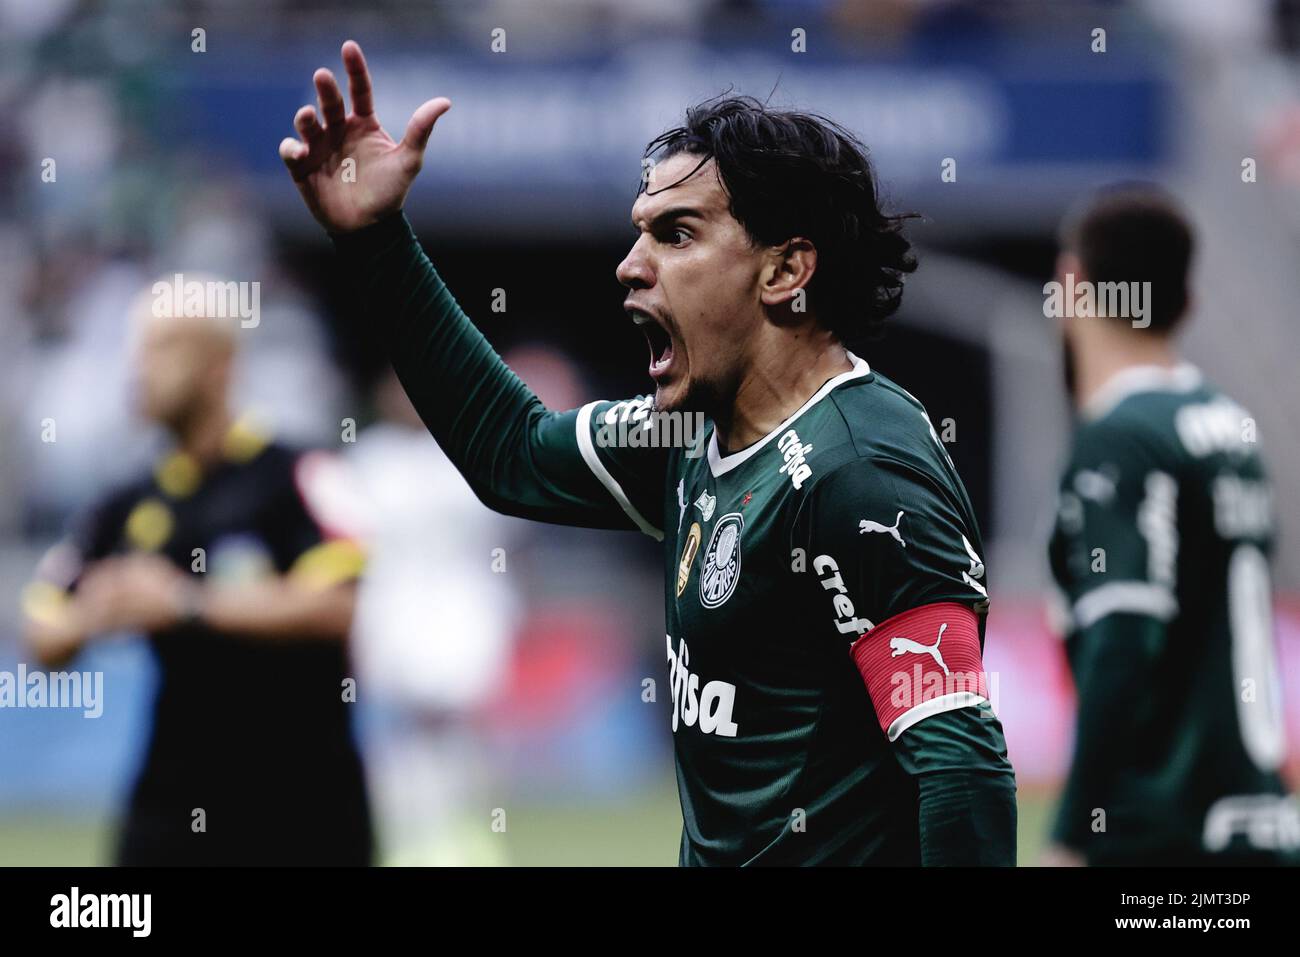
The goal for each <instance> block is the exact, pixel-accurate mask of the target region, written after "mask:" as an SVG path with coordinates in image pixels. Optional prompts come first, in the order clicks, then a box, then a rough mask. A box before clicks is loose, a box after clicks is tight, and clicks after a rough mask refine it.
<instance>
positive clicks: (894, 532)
mask: <svg viewBox="0 0 1300 957" xmlns="http://www.w3.org/2000/svg"><path fill="white" fill-rule="evenodd" d="M902 520H903V510H902V509H901V508H900V509H899V510H898V515H896V516H895V517H894V524H893V525H881V524H880V523H879V522H872V521H869V520H868V519H865V518H864V519H863V520H862V521H860V522H858V534H859V535H865V534H867V532H884V533H885V534H886V535H888V536H889V537H890V538H892V539H893V540H894V541H896V542H898V544H900V545H902V546H903V547H904V548H906V547H907V542H905V541H903V536H902V535H900V534H899V533H898V523H899V522H901V521H902Z"/></svg>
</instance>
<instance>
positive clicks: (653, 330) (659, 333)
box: [628, 308, 673, 378]
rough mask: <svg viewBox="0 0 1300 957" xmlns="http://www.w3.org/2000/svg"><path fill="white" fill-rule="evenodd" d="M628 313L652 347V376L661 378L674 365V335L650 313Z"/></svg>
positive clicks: (638, 311)
mask: <svg viewBox="0 0 1300 957" xmlns="http://www.w3.org/2000/svg"><path fill="white" fill-rule="evenodd" d="M628 311H629V312H630V313H631V315H632V321H633V322H634V323H635V324H636V326H637V328H638V329H640V330H641V332H642V333H643V334H644V335H645V338H646V342H647V343H649V345H650V376H651V377H652V378H659V377H660V376H661V375H663V374H664V373H665V372H666V371H667V370H668V367H669V366H670V365H672V361H673V337H672V334H671V333H669V331H668V330H667V329H665V328H664V327H663V325H662V324H660V322H659V320H658V319H656V318H655V317H654V316H652V315H650V314H649V313H648V312H642V311H641V310H639V309H634V308H633V309H629V310H628Z"/></svg>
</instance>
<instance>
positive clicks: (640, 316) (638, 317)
mask: <svg viewBox="0 0 1300 957" xmlns="http://www.w3.org/2000/svg"><path fill="white" fill-rule="evenodd" d="M632 322H633V323H634V324H635V325H638V326H644V325H645V324H646V323H649V322H654V320H653V319H651V318H650V317H649V316H647V315H646V314H645V313H644V312H634V313H632Z"/></svg>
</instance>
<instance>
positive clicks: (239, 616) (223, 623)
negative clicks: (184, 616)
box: [193, 577, 356, 641]
mask: <svg viewBox="0 0 1300 957" xmlns="http://www.w3.org/2000/svg"><path fill="white" fill-rule="evenodd" d="M355 609H356V585H355V584H354V583H345V584H341V585H335V586H333V587H330V588H326V589H324V590H318V589H313V588H308V587H305V586H303V585H300V584H298V583H296V582H293V581H290V580H289V579H288V578H284V577H281V578H278V579H274V580H271V581H266V582H253V583H249V584H246V585H210V586H198V590H197V591H196V592H195V593H194V597H193V611H194V612H195V613H196V614H197V616H198V617H199V619H200V620H201V621H202V623H203V624H204V626H205V627H207V628H210V629H212V630H213V631H217V632H223V633H225V634H233V635H244V636H248V637H254V638H261V639H266V640H269V641H293V640H301V639H322V638H323V639H334V640H338V641H343V640H346V639H347V637H348V633H349V631H350V630H351V628H352V615H353V612H354V611H355Z"/></svg>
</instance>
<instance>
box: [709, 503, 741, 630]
mask: <svg viewBox="0 0 1300 957" xmlns="http://www.w3.org/2000/svg"><path fill="white" fill-rule="evenodd" d="M744 527H745V518H744V516H743V515H741V514H740V513H739V512H731V513H729V514H727V515H724V516H722V518H720V519H718V524H717V525H716V526H715V527H714V529H713V534H712V535H711V536H710V537H709V547H708V549H707V550H706V551H705V553H704V567H703V568H701V569H700V604H702V605H703V606H704V607H705V608H717V607H718V606H719V605H721V604H722V603H723V602H725V601H726V600H727V599H728V598H730V597H731V594H732V592H734V591H735V590H736V582H737V581H739V580H740V532H741V529H743V528H744Z"/></svg>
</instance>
